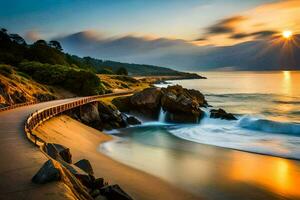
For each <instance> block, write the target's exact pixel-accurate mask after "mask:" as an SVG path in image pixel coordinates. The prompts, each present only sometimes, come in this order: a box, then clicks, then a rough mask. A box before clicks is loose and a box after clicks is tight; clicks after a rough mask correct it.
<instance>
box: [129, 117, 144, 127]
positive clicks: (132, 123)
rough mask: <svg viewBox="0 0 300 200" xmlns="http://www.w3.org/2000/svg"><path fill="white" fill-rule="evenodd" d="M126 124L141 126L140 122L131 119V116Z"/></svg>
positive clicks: (133, 118)
mask: <svg viewBox="0 0 300 200" xmlns="http://www.w3.org/2000/svg"><path fill="white" fill-rule="evenodd" d="M126 121H127V123H128V124H129V125H138V124H141V122H140V120H138V119H137V118H135V117H133V116H130V117H128V118H127V119H126Z"/></svg>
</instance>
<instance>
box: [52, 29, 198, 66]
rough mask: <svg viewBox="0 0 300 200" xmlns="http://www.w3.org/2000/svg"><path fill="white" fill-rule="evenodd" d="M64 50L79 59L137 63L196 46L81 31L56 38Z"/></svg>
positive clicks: (186, 50) (170, 41)
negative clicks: (89, 57) (85, 57)
mask: <svg viewBox="0 0 300 200" xmlns="http://www.w3.org/2000/svg"><path fill="white" fill-rule="evenodd" d="M55 40H58V41H60V42H61V44H62V45H63V47H64V49H65V50H67V51H68V52H70V53H72V54H77V55H80V56H93V57H96V58H103V59H114V60H119V61H128V62H134V61H136V60H138V59H140V58H142V57H143V58H144V57H148V58H149V57H152V56H154V55H155V56H157V55H159V54H166V53H167V52H173V51H178V52H179V51H181V52H183V51H185V52H190V51H191V50H193V49H195V48H197V46H196V45H194V44H191V43H189V42H188V41H185V40H179V39H168V38H149V37H138V36H134V35H126V36H121V37H107V36H106V37H105V36H104V35H103V34H101V33H99V34H97V33H95V32H93V34H92V37H91V34H90V33H89V31H82V32H78V33H74V34H70V35H67V36H64V37H60V38H55Z"/></svg>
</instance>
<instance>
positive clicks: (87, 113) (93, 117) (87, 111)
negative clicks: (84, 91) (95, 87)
mask: <svg viewBox="0 0 300 200" xmlns="http://www.w3.org/2000/svg"><path fill="white" fill-rule="evenodd" d="M79 115H80V119H81V120H82V122H84V123H87V124H93V123H97V122H99V121H100V116H99V111H98V103H97V102H95V103H89V104H85V105H83V106H80V107H79Z"/></svg>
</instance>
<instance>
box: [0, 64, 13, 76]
mask: <svg viewBox="0 0 300 200" xmlns="http://www.w3.org/2000/svg"><path fill="white" fill-rule="evenodd" d="M12 73H13V69H12V67H11V66H10V65H4V64H0V74H2V75H4V76H10V75H11V74H12Z"/></svg>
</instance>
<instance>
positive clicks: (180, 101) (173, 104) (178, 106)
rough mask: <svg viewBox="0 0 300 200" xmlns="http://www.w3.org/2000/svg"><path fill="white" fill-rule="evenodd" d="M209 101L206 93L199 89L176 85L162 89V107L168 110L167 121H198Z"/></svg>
mask: <svg viewBox="0 0 300 200" xmlns="http://www.w3.org/2000/svg"><path fill="white" fill-rule="evenodd" d="M206 106H207V102H206V100H205V98H204V95H203V94H202V93H200V92H199V91H197V90H188V89H185V88H183V87H182V86H179V85H175V86H169V87H167V88H163V89H162V97H161V107H162V108H163V110H164V111H166V112H167V118H166V120H167V121H171V122H192V123H195V122H198V121H199V120H200V119H201V118H202V116H203V114H204V113H203V111H202V110H201V107H206Z"/></svg>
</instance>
